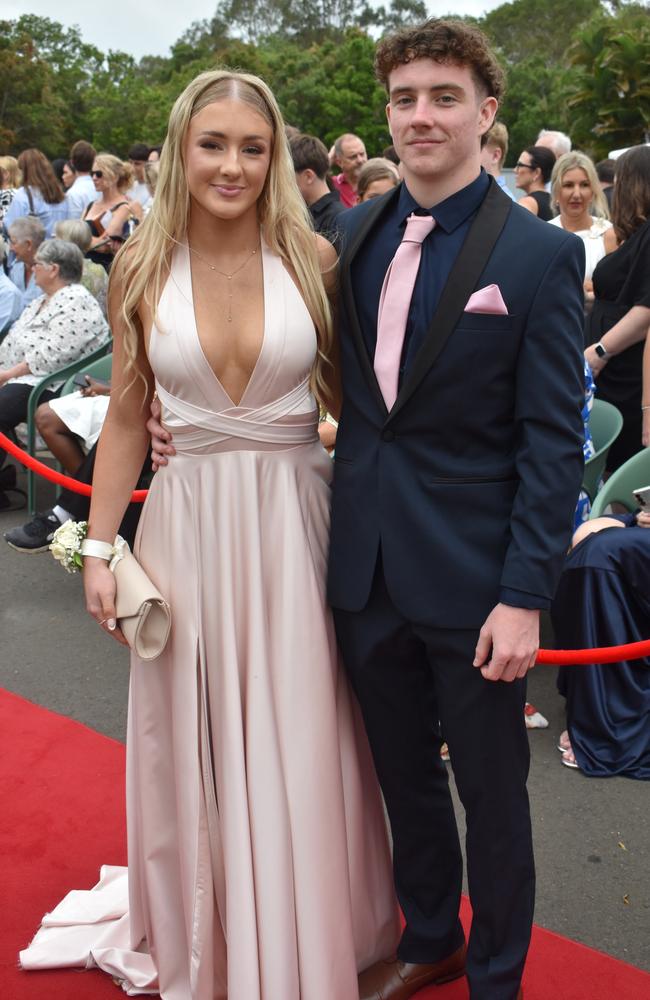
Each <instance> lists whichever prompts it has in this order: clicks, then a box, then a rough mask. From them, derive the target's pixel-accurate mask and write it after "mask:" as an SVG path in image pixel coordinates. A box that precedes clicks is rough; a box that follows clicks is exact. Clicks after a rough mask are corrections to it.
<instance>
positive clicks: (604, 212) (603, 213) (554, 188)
mask: <svg viewBox="0 0 650 1000" xmlns="http://www.w3.org/2000/svg"><path fill="white" fill-rule="evenodd" d="M569 170H582V171H583V173H585V174H586V175H587V180H588V181H589V186H590V187H591V204H590V205H589V214H590V215H595V216H596V218H597V219H609V208H608V206H607V199H606V198H605V195H604V194H603V189H602V186H601V183H600V181H599V180H598V174H597V173H596V168H595V166H594V164H593V160H591V159H590V157H588V156H587V154H586V153H580V152H579V151H578V150H574V151H573V152H571V153H563V154H562V156H560V157H559V158H558V159H557V160H556V162H555V166H554V167H553V173H552V175H551V198H552V200H553V202H554V203H555V204H557V202H558V195H559V193H560V188H561V186H562V178H563V177H564V175H565V174H568V172H569Z"/></svg>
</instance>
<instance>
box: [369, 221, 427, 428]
mask: <svg viewBox="0 0 650 1000" xmlns="http://www.w3.org/2000/svg"><path fill="white" fill-rule="evenodd" d="M435 224H436V220H435V219H433V218H432V217H431V216H430V215H409V217H408V219H407V220H406V229H405V231H404V236H403V238H402V242H401V243H400V245H399V246H398V248H397V252H396V254H395V256H394V257H393V259H392V261H391V262H390V264H389V266H388V270H387V271H386V277H385V278H384V284H383V286H382V289H381V296H380V298H379V313H378V316H377V346H376V348H375V360H374V369H375V375H376V376H377V382H378V383H379V388H380V389H381V394H382V396H383V397H384V401H385V403H386V406H387V407H388V409H389V410H391V409H392V407H393V405H394V403H395V400H396V399H397V384H398V379H399V365H400V360H401V357H402V347H403V345H404V334H405V333H406V323H407V320H408V314H409V307H410V305H411V297H412V295H413V289H414V287H415V279H416V278H417V273H418V268H419V267H420V257H421V256H422V242H423V240H424V239H425V238H426V237H427V236H428V235H429V233H430V232H431V230H432V229H433V227H434V226H435Z"/></svg>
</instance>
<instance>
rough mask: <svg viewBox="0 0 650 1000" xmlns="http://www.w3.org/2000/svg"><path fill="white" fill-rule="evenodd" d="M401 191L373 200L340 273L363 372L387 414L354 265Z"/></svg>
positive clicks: (352, 240) (347, 313) (346, 251)
mask: <svg viewBox="0 0 650 1000" xmlns="http://www.w3.org/2000/svg"><path fill="white" fill-rule="evenodd" d="M399 191H400V186H398V187H396V188H394V189H393V190H392V191H389V192H388V194H385V195H384V196H383V197H381V198H376V199H374V204H373V205H372V207H371V208H369V209H368V212H367V213H366V216H365V218H364V220H363V222H362V223H361V225H360V226H359V228H358V229H357V231H356V232H355V233H354V235H353V236H352V239H351V240H350V243H349V245H348V246H347V247H346V248H345V249H344V251H343V255H342V257H341V270H340V287H341V297H342V299H343V304H344V306H345V312H346V315H347V318H348V324H349V330H350V334H351V336H352V339H353V341H354V345H355V347H356V350H357V355H358V357H359V363H360V365H361V369H362V371H363V373H364V375H365V377H366V380H367V382H368V385H369V386H370V388H371V390H372V393H373V395H374V396H375V398H376V399H377V401H378V403H379V405H380V406H381V408H382V410H383V412H384V413H387V412H388V411H387V409H386V403H385V402H384V397H383V396H382V394H381V389H380V388H379V385H378V383H377V378H376V376H375V370H374V368H373V367H372V359H371V357H370V356H369V354H368V349H367V347H366V342H365V340H364V339H363V334H362V332H361V324H360V323H359V314H358V312H357V305H356V301H355V291H356V295H357V296H359V295H362V294H363V290H362V289H356V290H355V289H353V287H352V270H351V266H352V261H353V260H354V258H355V257H356V255H357V253H358V252H359V249H360V247H361V245H362V243H363V241H364V240H365V239H366V237H367V236H368V233H369V232H370V230H371V229H372V227H373V226H374V225H375V223H376V222H377V220H378V219H379V218H380V216H381V215H382V213H383V211H384V209H385V208H386V207H387V206H388V205H389V204H391V203H392V201H393V199H394V198H397V197H399Z"/></svg>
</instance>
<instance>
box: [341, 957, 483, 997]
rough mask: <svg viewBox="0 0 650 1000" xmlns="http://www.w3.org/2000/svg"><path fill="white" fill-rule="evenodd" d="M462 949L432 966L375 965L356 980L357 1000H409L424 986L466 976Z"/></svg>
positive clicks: (393, 961)
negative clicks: (357, 986) (357, 987)
mask: <svg viewBox="0 0 650 1000" xmlns="http://www.w3.org/2000/svg"><path fill="white" fill-rule="evenodd" d="M466 950H467V949H466V947H465V945H464V944H463V945H461V947H460V948H458V949H457V950H456V951H455V952H454V953H453V955H450V956H449V957H448V958H443V959H441V961H440V962H434V964H433V965H416V964H414V963H411V962H401V961H400V960H399V959H397V958H396V959H392V960H389V961H387V962H376V963H375V964H374V965H371V966H370V968H369V969H366V970H365V972H362V973H361V975H360V976H359V1000H408V998H409V997H412V996H413V994H414V993H417V991H418V990H421V989H423V987H425V986H441V985H442V984H443V983H450V982H451V981H452V979H459V978H460V977H461V976H463V975H464V974H465V953H466Z"/></svg>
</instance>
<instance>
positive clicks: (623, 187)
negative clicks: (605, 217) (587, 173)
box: [612, 146, 650, 242]
mask: <svg viewBox="0 0 650 1000" xmlns="http://www.w3.org/2000/svg"><path fill="white" fill-rule="evenodd" d="M649 218H650V147H649V146H634V147H633V148H632V149H628V151H627V153H623V155H622V156H620V157H619V158H618V160H617V161H616V184H615V185H614V196H613V198H612V222H613V223H614V232H615V233H616V236H617V239H618V240H619V242H622V241H623V240H627V239H629V237H630V236H631V235H632V233H635V232H636V230H637V229H638V228H639V226H642V225H643V223H644V222H646V220H647V219H649Z"/></svg>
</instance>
